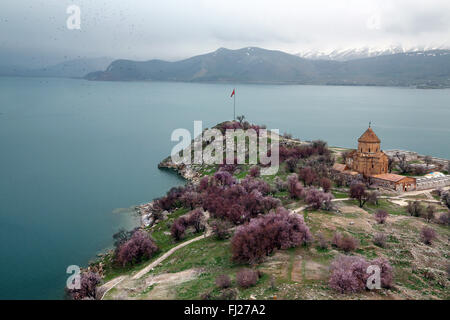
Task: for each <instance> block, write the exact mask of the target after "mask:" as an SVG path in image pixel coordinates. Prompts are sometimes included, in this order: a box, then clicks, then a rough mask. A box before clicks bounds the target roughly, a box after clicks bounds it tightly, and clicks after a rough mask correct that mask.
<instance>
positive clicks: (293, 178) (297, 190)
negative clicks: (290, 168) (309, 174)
mask: <svg viewBox="0 0 450 320" xmlns="http://www.w3.org/2000/svg"><path fill="white" fill-rule="evenodd" d="M287 189H288V192H289V196H290V197H291V198H293V199H294V198H297V199H300V198H302V197H303V194H304V190H303V186H302V185H301V183H300V182H299V181H298V176H297V174H296V173H293V174H291V175H289V177H288V178H287Z"/></svg>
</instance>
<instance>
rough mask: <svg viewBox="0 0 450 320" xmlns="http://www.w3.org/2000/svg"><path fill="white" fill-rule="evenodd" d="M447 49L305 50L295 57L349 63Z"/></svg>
mask: <svg viewBox="0 0 450 320" xmlns="http://www.w3.org/2000/svg"><path fill="white" fill-rule="evenodd" d="M442 49H449V48H448V47H446V46H438V47H424V46H422V47H413V48H405V47H402V46H390V47H387V48H371V47H362V48H351V49H342V50H328V51H326V50H325V51H321V50H307V51H303V52H300V53H297V54H296V55H297V56H299V57H301V58H306V59H312V60H335V61H349V60H355V59H363V58H371V57H377V56H385V55H390V54H396V53H414V52H426V51H431V50H442Z"/></svg>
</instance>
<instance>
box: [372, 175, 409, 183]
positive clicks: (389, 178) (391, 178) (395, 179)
mask: <svg viewBox="0 0 450 320" xmlns="http://www.w3.org/2000/svg"><path fill="white" fill-rule="evenodd" d="M371 177H373V178H376V179H380V180H386V181H391V182H399V181H401V180H403V179H408V177H405V176H400V175H398V174H393V173H382V174H374V175H372V176H371Z"/></svg>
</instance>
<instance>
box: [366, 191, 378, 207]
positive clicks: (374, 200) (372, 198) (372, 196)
mask: <svg viewBox="0 0 450 320" xmlns="http://www.w3.org/2000/svg"><path fill="white" fill-rule="evenodd" d="M379 196H380V192H379V191H378V190H373V191H368V192H367V202H368V203H370V204H375V205H378V198H379Z"/></svg>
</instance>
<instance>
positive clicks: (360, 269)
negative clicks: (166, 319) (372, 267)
mask: <svg viewBox="0 0 450 320" xmlns="http://www.w3.org/2000/svg"><path fill="white" fill-rule="evenodd" d="M368 266H369V264H368V263H367V261H366V260H365V259H364V258H361V257H355V256H339V257H337V258H336V259H335V260H334V261H333V262H332V263H331V268H330V270H331V276H330V280H329V285H330V287H331V288H332V289H333V290H335V291H337V292H340V293H355V292H360V291H363V290H364V288H365V287H366V280H367V275H366V270H367V268H368Z"/></svg>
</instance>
